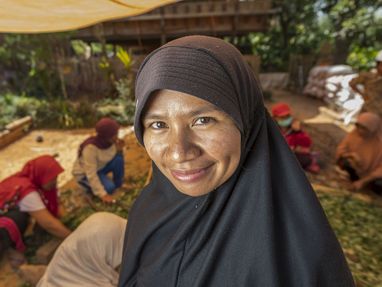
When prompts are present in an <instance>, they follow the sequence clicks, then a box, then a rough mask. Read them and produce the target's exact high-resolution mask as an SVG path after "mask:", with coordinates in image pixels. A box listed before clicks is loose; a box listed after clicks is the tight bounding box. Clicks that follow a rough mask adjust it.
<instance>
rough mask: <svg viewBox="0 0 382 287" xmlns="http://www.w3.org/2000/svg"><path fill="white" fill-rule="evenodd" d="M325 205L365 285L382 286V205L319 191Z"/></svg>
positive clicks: (352, 269)
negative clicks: (378, 205)
mask: <svg viewBox="0 0 382 287" xmlns="http://www.w3.org/2000/svg"><path fill="white" fill-rule="evenodd" d="M318 196H319V199H320V202H321V204H322V205H323V207H324V210H325V213H326V215H327V216H328V218H329V221H330V224H331V225H332V227H333V229H334V231H335V233H336V235H337V237H338V239H339V241H340V242H341V245H342V247H343V249H344V251H345V255H346V258H347V260H348V263H349V266H350V269H351V271H352V273H353V276H354V277H355V279H356V280H357V281H358V282H359V283H361V284H362V285H361V286H365V287H375V286H381V285H378V284H381V282H382V273H381V272H380V271H381V270H382V252H381V250H382V234H381V232H380V230H382V221H381V218H382V208H381V207H377V206H374V205H372V204H369V203H365V202H361V201H359V200H356V199H352V198H346V197H345V198H344V197H337V196H333V195H328V194H324V193H320V192H318Z"/></svg>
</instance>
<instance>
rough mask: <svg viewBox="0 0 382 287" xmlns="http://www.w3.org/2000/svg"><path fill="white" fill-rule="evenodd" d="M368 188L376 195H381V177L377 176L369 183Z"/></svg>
mask: <svg viewBox="0 0 382 287" xmlns="http://www.w3.org/2000/svg"><path fill="white" fill-rule="evenodd" d="M370 189H371V190H372V191H374V192H375V193H376V194H378V195H382V178H377V179H375V180H373V181H372V182H371V183H370Z"/></svg>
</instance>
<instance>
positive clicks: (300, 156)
mask: <svg viewBox="0 0 382 287" xmlns="http://www.w3.org/2000/svg"><path fill="white" fill-rule="evenodd" d="M272 116H273V118H274V120H275V121H276V123H277V125H278V126H279V128H280V130H281V133H282V134H283V136H284V138H285V140H286V141H287V143H288V145H289V147H290V148H291V149H292V151H293V152H294V154H295V155H296V157H297V160H298V161H299V163H300V165H301V166H302V168H303V169H305V170H307V171H310V172H314V173H317V172H319V171H320V166H319V165H318V164H317V160H316V157H315V156H314V153H313V152H312V151H311V147H312V139H311V138H310V136H309V135H308V133H306V132H305V131H303V129H302V127H301V122H300V121H299V120H296V119H295V118H294V117H293V116H292V111H291V109H290V107H289V105H288V104H285V103H278V104H275V105H274V106H273V107H272Z"/></svg>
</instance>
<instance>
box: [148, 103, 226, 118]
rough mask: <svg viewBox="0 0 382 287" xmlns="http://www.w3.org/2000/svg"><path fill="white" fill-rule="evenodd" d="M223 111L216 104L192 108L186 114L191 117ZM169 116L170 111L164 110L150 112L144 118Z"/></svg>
mask: <svg viewBox="0 0 382 287" xmlns="http://www.w3.org/2000/svg"><path fill="white" fill-rule="evenodd" d="M216 111H218V112H222V111H221V110H220V109H219V108H217V107H216V106H213V105H210V106H204V107H201V108H197V109H191V110H190V111H189V112H186V113H185V115H186V116H189V117H194V116H198V115H200V114H204V113H209V112H216ZM167 117H168V113H167V112H164V113H161V112H158V111H153V112H148V113H147V114H146V115H144V117H143V120H160V119H164V118H167Z"/></svg>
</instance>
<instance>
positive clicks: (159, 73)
mask: <svg viewBox="0 0 382 287" xmlns="http://www.w3.org/2000/svg"><path fill="white" fill-rule="evenodd" d="M160 89H170V90H175V91H179V92H184V93H188V94H191V95H193V96H196V97H198V98H201V99H204V100H207V101H208V102H210V103H212V104H214V105H216V106H217V107H219V108H220V109H221V110H223V111H224V112H226V113H227V114H229V115H230V116H231V117H232V118H233V119H234V121H235V123H236V124H237V126H238V128H239V130H240V131H241V134H242V152H241V161H240V164H239V167H238V168H237V170H236V171H235V173H234V174H233V175H232V176H231V178H230V179H229V180H228V181H227V182H225V183H224V184H223V185H221V186H220V187H218V188H217V189H216V190H214V191H212V192H210V193H208V194H207V195H203V196H199V197H191V196H188V195H185V194H183V193H180V192H179V191H177V190H176V188H175V187H174V186H173V185H172V183H171V182H170V181H169V180H168V179H167V178H166V177H165V176H164V175H163V174H162V173H161V172H160V171H159V170H158V168H157V167H156V166H155V164H154V163H153V178H152V181H151V183H150V184H149V185H148V186H147V187H145V188H144V189H143V191H142V193H141V195H140V196H139V197H138V199H137V200H136V202H135V204H134V206H133V208H132V210H131V212H130V215H129V224H128V227H127V231H126V237H125V244H124V251H123V261H122V266H121V272H120V281H119V286H145V287H151V286H155V287H157V286H164V287H175V286H177V287H198V286H206V287H210V286H211V287H223V286H229V287H237V286H240V287H241V286H251V287H276V286H278V287H281V286H282V287H288V286H304V287H307V286H320V287H323V286H324V287H326V286H333V287H334V286H336V287H345V286H346V287H348V286H354V284H353V280H352V277H351V274H350V272H349V269H348V267H347V264H346V261H345V258H344V256H343V253H342V250H341V247H340V245H339V244H338V242H337V239H336V237H335V235H334V233H333V231H332V230H331V228H330V226H329V224H328V221H327V219H326V217H325V214H324V212H323V210H322V208H321V206H320V204H319V202H318V200H317V198H316V196H315V194H314V191H313V190H312V188H311V186H310V184H309V182H308V180H307V179H306V177H305V175H304V172H303V171H302V169H301V168H300V166H299V164H298V162H297V161H296V159H295V157H294V155H293V154H292V152H291V151H290V150H289V148H288V146H287V144H286V143H285V141H284V139H283V137H282V135H281V134H280V132H279V130H278V128H277V126H276V125H275V124H274V123H273V121H272V119H271V118H270V116H269V115H268V113H267V112H266V110H265V107H264V104H263V100H262V94H261V91H260V88H259V85H258V83H257V82H256V80H255V78H254V76H253V73H252V72H251V70H250V68H249V66H248V65H247V64H245V62H244V61H243V59H242V56H241V54H240V53H239V51H237V50H236V48H234V47H233V46H232V45H230V44H228V43H226V42H224V41H222V40H220V39H216V38H211V37H205V36H189V37H184V38H180V39H178V40H175V41H172V42H170V43H168V44H166V45H164V46H162V47H161V48H159V49H157V50H156V51H154V52H153V53H151V54H150V55H149V56H148V57H147V58H146V59H145V61H144V62H143V64H142V66H141V68H140V71H139V73H138V75H137V81H136V97H137V110H136V117H135V132H136V136H137V138H138V140H139V141H140V142H141V143H142V144H143V129H142V126H141V115H142V111H143V109H144V107H145V104H146V102H147V99H148V98H149V97H150V95H151V94H152V93H153V92H154V91H156V90H160Z"/></svg>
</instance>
